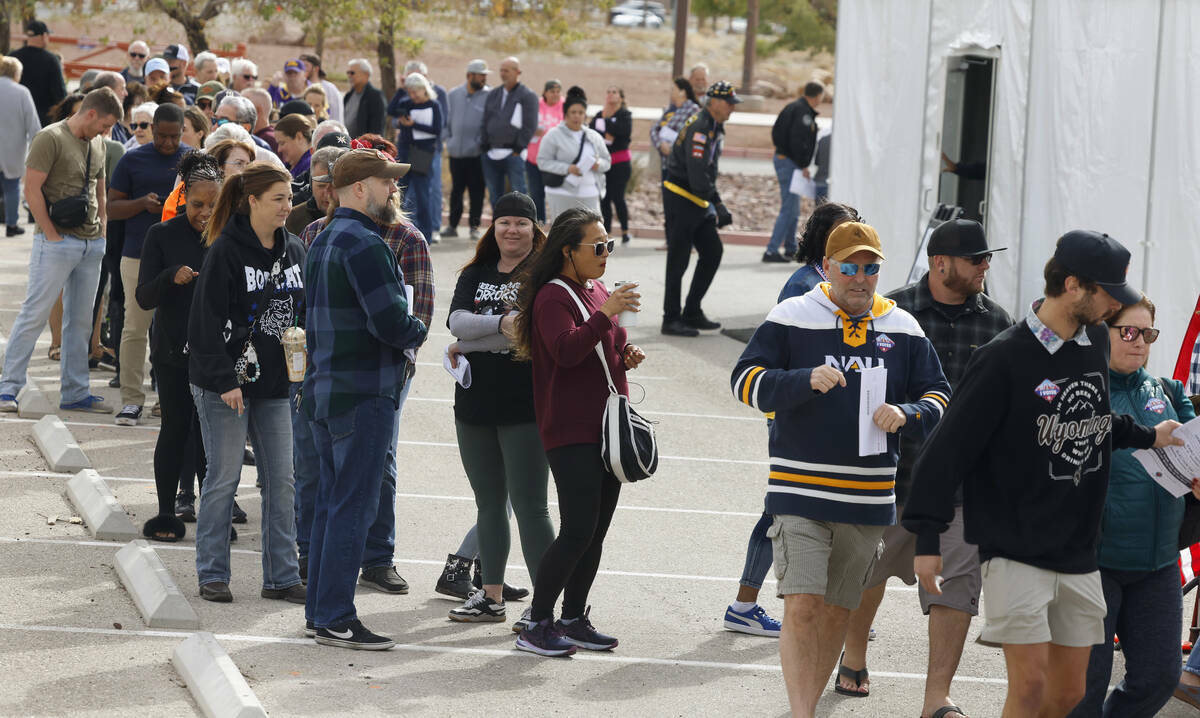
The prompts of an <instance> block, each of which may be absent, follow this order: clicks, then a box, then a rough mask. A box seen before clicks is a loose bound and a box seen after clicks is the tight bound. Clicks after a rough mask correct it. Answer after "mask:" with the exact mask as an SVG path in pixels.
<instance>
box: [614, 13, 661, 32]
mask: <svg viewBox="0 0 1200 718" xmlns="http://www.w3.org/2000/svg"><path fill="white" fill-rule="evenodd" d="M612 24H613V25H614V26H615V27H652V28H660V27H662V25H663V20H662V18H661V17H659V16H658V15H655V14H654V13H652V12H645V11H640V12H639V11H636V10H634V11H625V12H620V13H617V14H616V15H613V18H612Z"/></svg>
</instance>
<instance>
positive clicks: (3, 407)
mask: <svg viewBox="0 0 1200 718" xmlns="http://www.w3.org/2000/svg"><path fill="white" fill-rule="evenodd" d="M0 412H2V413H5V414H15V413H17V397H16V396H14V395H12V394H0Z"/></svg>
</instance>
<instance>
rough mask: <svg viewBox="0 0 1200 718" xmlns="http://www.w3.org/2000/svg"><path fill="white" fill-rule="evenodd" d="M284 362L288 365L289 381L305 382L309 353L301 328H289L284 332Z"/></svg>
mask: <svg viewBox="0 0 1200 718" xmlns="http://www.w3.org/2000/svg"><path fill="white" fill-rule="evenodd" d="M283 362H284V364H286V365H287V374H288V381H291V382H297V381H304V371H305V370H306V369H307V368H308V352H307V351H306V349H305V346H304V330H303V329H301V328H300V327H289V328H288V329H286V330H284V332H283Z"/></svg>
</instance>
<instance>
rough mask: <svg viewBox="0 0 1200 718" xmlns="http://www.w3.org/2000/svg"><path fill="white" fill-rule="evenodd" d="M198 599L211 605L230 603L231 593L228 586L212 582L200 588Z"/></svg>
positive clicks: (231, 600)
mask: <svg viewBox="0 0 1200 718" xmlns="http://www.w3.org/2000/svg"><path fill="white" fill-rule="evenodd" d="M200 598H203V599H204V600H205V601H212V602H213V603H232V602H233V592H232V591H230V590H229V584H227V583H223V582H221V581H214V582H212V583H206V584H203V585H201V586H200Z"/></svg>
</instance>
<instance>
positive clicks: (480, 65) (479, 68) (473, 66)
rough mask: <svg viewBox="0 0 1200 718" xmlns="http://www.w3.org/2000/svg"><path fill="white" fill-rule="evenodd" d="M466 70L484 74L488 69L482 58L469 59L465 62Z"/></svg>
mask: <svg viewBox="0 0 1200 718" xmlns="http://www.w3.org/2000/svg"><path fill="white" fill-rule="evenodd" d="M467 72H470V73H473V74H476V75H486V74H488V73H489V72H490V71H489V70H488V68H487V63H486V62H484V61H483V60H471V61H470V62H468V63H467Z"/></svg>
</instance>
